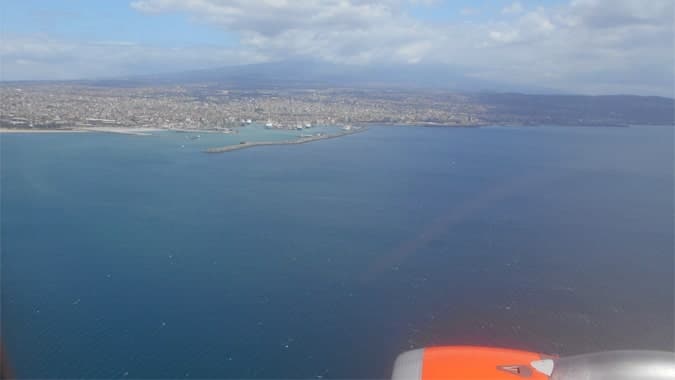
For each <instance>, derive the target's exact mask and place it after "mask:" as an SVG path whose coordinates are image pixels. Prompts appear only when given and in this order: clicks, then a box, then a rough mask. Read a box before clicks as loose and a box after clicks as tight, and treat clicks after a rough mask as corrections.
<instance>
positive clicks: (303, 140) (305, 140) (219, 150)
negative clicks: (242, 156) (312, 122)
mask: <svg viewBox="0 0 675 380" xmlns="http://www.w3.org/2000/svg"><path fill="white" fill-rule="evenodd" d="M366 129H367V128H366V127H360V128H355V129H352V130H349V131H346V132H342V133H338V134H334V135H321V136H312V137H301V138H299V139H295V140H280V141H258V142H242V143H240V144H237V145H226V146H221V147H217V148H209V149H207V150H205V152H206V153H225V152H232V151H234V150H241V149H247V148H253V147H256V146H268V145H294V144H307V143H311V142H314V141H319V140H328V139H334V138H338V137H343V136H347V135H353V134H355V133H359V132H363V131H365V130H366Z"/></svg>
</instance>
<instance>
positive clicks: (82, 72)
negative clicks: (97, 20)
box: [0, 35, 266, 80]
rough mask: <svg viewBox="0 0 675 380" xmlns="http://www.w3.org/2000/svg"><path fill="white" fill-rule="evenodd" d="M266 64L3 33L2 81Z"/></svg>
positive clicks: (204, 50) (211, 51) (206, 50)
mask: <svg viewBox="0 0 675 380" xmlns="http://www.w3.org/2000/svg"><path fill="white" fill-rule="evenodd" d="M264 60H266V57H261V56H259V55H257V54H255V52H253V51H251V50H234V49H223V48H218V47H209V46H194V47H188V48H186V47H175V48H160V47H155V46H148V45H142V44H138V43H135V42H128V41H99V42H73V41H65V40H60V39H54V38H49V37H46V36H42V35H33V36H10V35H3V39H2V44H0V62H1V66H0V80H40V79H53V80H67V79H82V78H104V77H115V76H127V75H133V74H139V73H145V74H151V73H157V72H171V71H177V70H189V69H195V68H208V67H218V66H223V65H227V64H238V63H255V62H261V61H264Z"/></svg>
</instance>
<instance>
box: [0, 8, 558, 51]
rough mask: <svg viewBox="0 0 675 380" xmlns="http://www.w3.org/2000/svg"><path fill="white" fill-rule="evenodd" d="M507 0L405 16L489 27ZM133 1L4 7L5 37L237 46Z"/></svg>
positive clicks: (211, 30) (220, 34)
mask: <svg viewBox="0 0 675 380" xmlns="http://www.w3.org/2000/svg"><path fill="white" fill-rule="evenodd" d="M511 3H513V2H512V1H507V0H502V1H499V0H492V1H489V0H475V1H438V2H435V3H432V4H425V3H424V2H412V3H408V4H406V5H405V6H404V7H403V9H402V10H403V11H404V12H406V13H408V14H409V15H410V16H412V17H415V18H417V19H419V20H421V21H428V22H485V21H489V20H491V19H497V18H500V17H502V16H503V15H502V14H501V10H502V9H503V8H504V7H505V6H508V5H509V4H511ZM521 3H522V4H523V5H524V6H529V7H536V6H542V5H553V4H556V3H561V1H555V0H547V1H543V0H542V1H535V2H530V3H529V4H528V2H521ZM130 4H131V3H130V1H124V0H110V1H107V0H106V1H92V0H89V1H86V0H67V1H53V0H52V1H49V0H22V1H6V2H3V5H2V6H0V7H1V9H2V13H3V23H4V31H5V32H7V33H9V34H40V33H41V34H48V35H50V36H51V37H55V38H64V39H72V40H92V39H95V40H102V41H124V42H135V43H147V44H152V45H158V46H165V47H171V46H182V45H220V46H235V45H237V44H238V41H239V36H238V34H237V33H236V32H232V31H225V30H222V29H221V28H218V27H215V26H212V25H206V24H203V23H200V22H198V21H195V20H191V17H190V15H189V14H187V13H184V12H168V13H163V14H161V15H147V14H143V13H141V12H138V11H137V10H135V9H133V8H132V7H131V6H130Z"/></svg>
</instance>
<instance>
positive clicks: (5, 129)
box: [0, 128, 85, 133]
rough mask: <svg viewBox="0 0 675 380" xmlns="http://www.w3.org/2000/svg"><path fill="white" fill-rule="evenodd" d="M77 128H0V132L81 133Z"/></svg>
mask: <svg viewBox="0 0 675 380" xmlns="http://www.w3.org/2000/svg"><path fill="white" fill-rule="evenodd" d="M81 132H85V131H81V130H77V129H33V128H0V133H81Z"/></svg>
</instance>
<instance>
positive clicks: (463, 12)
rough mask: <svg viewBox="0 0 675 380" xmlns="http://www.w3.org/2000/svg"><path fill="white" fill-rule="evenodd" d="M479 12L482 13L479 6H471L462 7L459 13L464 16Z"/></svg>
mask: <svg viewBox="0 0 675 380" xmlns="http://www.w3.org/2000/svg"><path fill="white" fill-rule="evenodd" d="M479 13H480V10H479V9H478V8H471V7H466V8H462V9H461V10H460V11H459V14H461V15H462V16H472V15H477V14H479Z"/></svg>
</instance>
